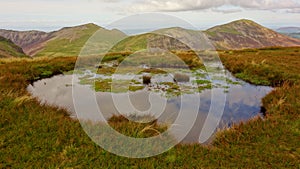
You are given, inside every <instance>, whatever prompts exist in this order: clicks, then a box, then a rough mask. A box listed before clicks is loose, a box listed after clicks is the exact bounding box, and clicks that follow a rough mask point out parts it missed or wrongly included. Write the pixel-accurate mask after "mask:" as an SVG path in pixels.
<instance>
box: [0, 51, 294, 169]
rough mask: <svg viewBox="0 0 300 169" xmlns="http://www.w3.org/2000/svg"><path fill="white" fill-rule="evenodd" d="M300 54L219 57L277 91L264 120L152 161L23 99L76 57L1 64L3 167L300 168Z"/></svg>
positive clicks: (56, 111) (267, 104) (63, 114)
mask: <svg viewBox="0 0 300 169" xmlns="http://www.w3.org/2000/svg"><path fill="white" fill-rule="evenodd" d="M296 51H299V48H282V49H277V50H253V51H251V54H250V52H249V51H247V50H245V51H233V52H231V53H226V52H220V56H221V59H222V61H223V63H224V65H225V66H226V68H227V69H229V70H230V71H231V72H232V73H233V74H234V75H237V74H240V73H243V75H244V76H241V78H242V79H243V80H246V81H249V82H251V83H254V84H261V83H264V84H268V85H272V86H276V87H277V88H276V89H275V90H274V91H273V92H271V93H270V94H269V95H267V96H266V97H265V98H264V99H263V106H264V107H265V108H266V110H267V113H266V115H267V116H266V118H265V119H253V120H250V121H248V122H244V123H241V124H236V125H235V126H234V127H233V128H231V129H229V130H225V131H222V132H219V133H218V134H217V137H216V138H215V140H214V142H213V144H212V145H211V146H209V147H207V146H202V145H199V144H193V145H177V146H176V147H174V148H172V149H171V150H169V151H168V152H165V153H163V154H161V155H159V156H156V157H151V158H147V159H129V158H125V157H119V156H116V155H113V154H111V153H109V152H106V151H105V150H103V149H102V148H100V147H98V146H97V145H96V144H95V143H93V142H92V141H91V140H90V139H89V137H88V136H87V135H86V134H85V132H84V131H83V129H82V128H81V126H80V123H79V122H78V121H77V120H74V119H71V118H70V117H69V115H68V113H67V112H66V111H65V110H61V109H57V108H54V107H50V106H47V105H40V103H39V102H38V101H37V100H36V99H28V98H26V97H25V96H26V95H27V91H26V87H27V85H28V84H29V83H30V82H31V81H33V80H35V79H38V78H46V77H51V76H53V75H55V74H59V73H62V72H64V71H68V70H72V69H73V67H74V64H75V61H76V58H51V59H50V58H44V59H33V60H30V61H28V60H27V59H25V60H23V59H21V60H17V61H13V60H12V61H9V62H6V61H2V60H0V70H1V71H0V116H1V117H0V130H1V135H0V168H116V167H117V168H297V167H299V163H300V148H299V147H300V143H299V138H300V137H299V136H300V132H299V128H300V116H299V115H300V113H299V110H300V92H299V91H300V85H299V74H300V72H299V71H300V70H299V68H298V66H299V65H300V54H299V52H296ZM257 64H259V65H260V66H257ZM261 65H263V66H261ZM45 72H47V73H45ZM253 72H255V73H253ZM43 74H44V75H43ZM252 79H254V80H252ZM16 101H17V104H16Z"/></svg>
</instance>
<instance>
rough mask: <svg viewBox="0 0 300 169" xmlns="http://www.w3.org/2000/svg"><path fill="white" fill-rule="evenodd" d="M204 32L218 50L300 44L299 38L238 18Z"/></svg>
mask: <svg viewBox="0 0 300 169" xmlns="http://www.w3.org/2000/svg"><path fill="white" fill-rule="evenodd" d="M205 33H206V34H207V36H208V38H209V39H210V40H211V41H212V42H213V44H214V45H215V47H216V48H217V49H220V50H224V49H225V50H226V49H245V48H265V47H275V46H280V47H291V46H300V40H298V39H294V38H291V37H288V36H285V35H282V34H280V33H277V32H275V31H273V30H271V29H268V28H265V27H263V26H261V25H259V24H257V23H255V22H253V21H250V20H238V21H234V22H231V23H228V24H225V25H221V26H216V27H213V28H211V29H208V30H207V31H205Z"/></svg>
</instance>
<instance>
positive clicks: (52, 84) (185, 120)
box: [28, 71, 272, 143]
mask: <svg viewBox="0 0 300 169" xmlns="http://www.w3.org/2000/svg"><path fill="white" fill-rule="evenodd" d="M91 74H92V75H93V76H89V77H90V78H94V79H97V78H98V79H99V78H100V79H102V80H105V79H109V77H107V76H103V75H97V74H93V73H91V72H90V71H89V72H85V73H84V74H83V75H78V76H74V77H75V79H73V76H72V75H59V76H54V77H52V78H49V79H43V80H40V81H37V82H35V83H34V84H32V85H29V86H28V91H29V92H30V93H31V94H32V95H33V96H34V97H37V98H38V99H39V100H40V102H41V103H42V104H49V105H54V106H58V107H60V108H65V109H67V110H68V111H69V112H70V115H71V117H72V118H79V119H85V120H92V121H104V120H105V119H109V118H110V117H111V116H112V115H119V114H122V115H128V114H132V113H133V112H135V113H137V112H139V113H138V114H139V115H142V114H143V113H144V114H145V115H146V114H147V115H149V114H151V115H152V116H154V117H155V118H157V119H158V122H159V123H164V124H173V122H174V121H175V120H176V118H177V116H178V114H179V113H180V112H181V113H182V112H183V113H185V114H184V116H182V118H181V119H180V120H179V121H178V120H177V121H176V123H177V124H176V125H177V129H176V130H173V133H172V134H173V135H174V136H175V137H178V138H180V137H181V136H182V134H183V133H181V131H183V130H184V128H185V127H188V125H187V124H189V123H190V122H191V121H195V123H194V124H193V127H192V129H191V130H190V132H189V133H188V134H187V136H185V137H184V139H183V140H182V143H195V142H199V135H200V132H201V131H202V128H203V125H204V123H205V121H206V120H207V119H208V112H209V110H210V109H211V107H214V106H218V105H217V104H218V103H219V102H220V103H219V104H222V99H220V100H218V96H220V97H221V96H223V95H224V94H225V95H226V101H225V107H224V112H223V114H222V118H221V121H220V123H219V125H218V129H222V128H225V127H230V126H232V125H233V124H234V123H239V122H242V121H247V120H249V119H251V118H254V117H256V116H261V117H262V114H261V112H260V110H261V99H262V98H263V97H265V96H266V95H267V94H268V93H269V92H270V91H271V90H272V88H271V87H266V86H254V85H251V84H248V83H246V82H243V81H240V80H238V79H235V78H234V77H233V76H231V75H230V73H227V76H228V77H227V78H228V79H230V81H231V82H232V83H230V84H226V85H225V84H223V83H222V80H220V79H219V80H218V79H215V80H213V81H214V83H213V84H219V85H215V86H218V87H216V88H214V91H213V94H212V90H213V89H209V88H206V89H204V90H201V91H200V92H191V91H190V92H185V93H183V94H181V95H174V96H172V95H171V96H168V97H166V96H165V95H162V94H161V91H156V92H153V91H154V90H152V89H153V86H155V85H154V84H158V83H160V82H161V80H163V81H168V82H169V81H171V80H172V78H169V77H167V75H160V76H156V78H154V79H153V83H154V84H152V85H151V84H150V85H148V86H145V88H144V89H141V90H138V91H134V92H133V91H132V92H119V93H111V92H95V91H94V90H93V89H92V88H91V85H90V84H81V83H80V81H81V80H80V79H81V78H82V77H85V76H86V75H91ZM114 78H117V79H119V80H120V79H122V80H127V78H129V79H132V78H136V81H138V80H139V79H140V78H141V77H132V76H130V75H114ZM196 79H197V78H195V77H193V76H191V78H190V81H189V82H186V84H183V86H193V85H194V84H193V81H194V80H196ZM72 80H74V82H75V83H73V84H72ZM189 89H191V88H189ZM73 90H75V91H76V95H77V96H78V97H77V98H76V100H77V101H76V102H77V104H80V107H82V109H81V110H80V111H84V112H86V113H85V114H84V115H83V114H82V113H80V114H76V111H75V107H74V100H73V97H72V96H73V95H72V91H73ZM212 96H214V97H215V98H217V99H215V101H214V103H213V105H212ZM75 97H76V96H75ZM95 99H96V102H97V104H98V107H97V108H95V107H94V106H93V105H92V104H93V103H94V102H93V100H95ZM199 99H200V100H199ZM116 102H117V103H118V105H117V106H116V104H115V103H116ZM199 103H200V104H199ZM197 104H199V107H197V113H198V114H197V118H196V119H194V116H193V115H192V114H191V113H189V112H190V111H193V110H192V109H195V108H194V107H195V106H194V105H197ZM128 105H131V106H128ZM190 109H191V110H190ZM76 110H77V109H76ZM99 110H100V112H101V114H102V115H103V117H102V116H100V115H99ZM103 118H105V119H103ZM216 131H217V130H215V132H216Z"/></svg>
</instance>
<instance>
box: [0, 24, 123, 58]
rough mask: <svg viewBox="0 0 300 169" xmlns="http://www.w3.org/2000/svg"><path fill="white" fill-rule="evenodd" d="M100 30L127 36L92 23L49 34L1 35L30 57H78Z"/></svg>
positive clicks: (33, 32)
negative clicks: (88, 41) (89, 40)
mask: <svg viewBox="0 0 300 169" xmlns="http://www.w3.org/2000/svg"><path fill="white" fill-rule="evenodd" d="M99 30H104V31H106V32H107V33H109V32H110V33H113V34H114V35H115V36H125V34H124V33H122V32H120V31H118V30H106V29H104V28H102V27H100V26H98V25H95V24H92V23H90V24H85V25H79V26H74V27H65V28H62V29H60V30H58V31H54V32H49V33H46V32H39V31H22V32H21V31H10V30H0V35H4V36H6V38H8V39H10V40H11V41H13V42H14V43H16V44H17V45H19V46H20V47H22V48H23V49H24V52H25V53H26V54H28V55H30V56H35V57H38V56H49V57H55V56H78V55H79V52H80V51H81V48H82V47H83V46H84V44H85V43H86V42H87V40H88V39H89V38H90V37H91V36H92V35H93V34H94V33H95V32H96V31H99Z"/></svg>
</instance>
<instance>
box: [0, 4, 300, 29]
mask: <svg viewBox="0 0 300 169" xmlns="http://www.w3.org/2000/svg"><path fill="white" fill-rule="evenodd" d="M0 4H1V5H0V28H2V29H15V30H43V31H52V30H57V29H59V28H62V27H65V26H74V25H80V24H85V23H95V24H98V25H99V26H102V27H106V26H108V25H110V24H111V23H112V22H115V21H118V20H119V19H122V18H124V17H128V16H131V15H136V14H143V13H149V12H154V13H162V14H167V15H171V16H174V17H178V18H181V19H182V20H185V21H187V22H189V23H191V24H192V25H193V26H195V27H196V28H197V29H200V30H204V29H207V28H210V27H212V26H215V25H220V24H224V23H227V22H230V21H233V20H237V19H251V20H253V21H255V22H258V23H260V24H262V25H264V26H267V27H269V28H273V29H275V28H279V27H287V26H297V27H300V0H0ZM154 19H155V18H154ZM166 23H167V21H166ZM167 25H168V24H167ZM171 26H176V24H175V25H173V23H170V27H171Z"/></svg>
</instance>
